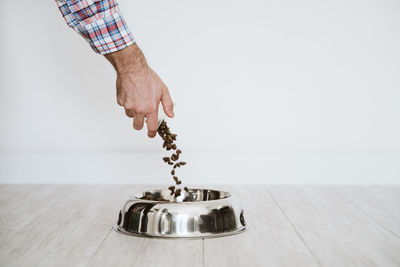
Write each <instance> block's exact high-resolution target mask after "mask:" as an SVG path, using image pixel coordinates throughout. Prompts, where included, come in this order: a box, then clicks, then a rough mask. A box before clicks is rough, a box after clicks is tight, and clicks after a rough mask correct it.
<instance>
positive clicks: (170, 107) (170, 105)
mask: <svg viewBox="0 0 400 267" xmlns="http://www.w3.org/2000/svg"><path fill="white" fill-rule="evenodd" d="M161 103H162V105H163V109H164V113H165V114H167V116H168V117H170V118H173V117H174V116H175V114H174V102H173V101H172V98H171V96H170V95H169V92H168V88H167V87H165V90H164V92H163V95H162V98H161Z"/></svg>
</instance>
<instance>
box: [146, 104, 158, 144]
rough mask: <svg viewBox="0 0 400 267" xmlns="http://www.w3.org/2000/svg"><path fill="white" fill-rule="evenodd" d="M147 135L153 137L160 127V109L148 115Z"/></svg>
mask: <svg viewBox="0 0 400 267" xmlns="http://www.w3.org/2000/svg"><path fill="white" fill-rule="evenodd" d="M146 123H147V135H148V136H149V137H150V138H153V137H154V136H156V134H157V128H158V111H155V112H153V113H149V114H147V115H146Z"/></svg>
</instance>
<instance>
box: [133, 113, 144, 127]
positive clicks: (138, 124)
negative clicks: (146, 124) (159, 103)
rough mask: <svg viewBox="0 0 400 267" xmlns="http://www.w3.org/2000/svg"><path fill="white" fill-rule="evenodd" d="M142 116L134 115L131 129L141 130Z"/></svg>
mask: <svg viewBox="0 0 400 267" xmlns="http://www.w3.org/2000/svg"><path fill="white" fill-rule="evenodd" d="M143 121H144V116H143V115H138V114H136V115H135V117H134V119H133V128H135V129H136V130H141V129H142V128H143Z"/></svg>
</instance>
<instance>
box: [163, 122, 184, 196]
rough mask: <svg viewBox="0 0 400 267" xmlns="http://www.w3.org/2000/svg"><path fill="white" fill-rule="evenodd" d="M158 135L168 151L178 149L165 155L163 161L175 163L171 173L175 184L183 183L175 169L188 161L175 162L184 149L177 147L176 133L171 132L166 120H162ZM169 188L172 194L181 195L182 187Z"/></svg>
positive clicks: (170, 163) (169, 163)
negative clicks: (176, 174)
mask: <svg viewBox="0 0 400 267" xmlns="http://www.w3.org/2000/svg"><path fill="white" fill-rule="evenodd" d="M157 132H158V135H159V136H160V137H161V138H162V139H163V141H164V142H163V145H162V147H163V148H165V149H166V150H167V151H169V150H171V149H172V150H176V152H175V153H173V154H172V155H171V157H163V161H164V162H165V163H167V164H168V165H174V166H173V169H172V170H171V175H172V178H173V179H174V181H175V184H177V185H180V184H182V181H181V180H179V178H178V177H177V176H175V169H176V168H179V167H181V165H185V164H186V162H184V161H181V162H175V161H177V160H179V157H180V154H181V153H182V150H180V149H177V146H176V144H175V143H174V141H176V137H177V135H176V134H173V133H171V131H170V129H169V127H168V125H167V123H166V121H162V122H161V124H160V126H159V127H158V129H157ZM168 189H169V190H170V191H171V195H175V197H178V196H180V195H181V192H182V189H180V188H176V187H175V186H173V185H172V186H170V187H168ZM184 190H185V191H186V192H188V190H189V189H188V188H187V187H185V188H184Z"/></svg>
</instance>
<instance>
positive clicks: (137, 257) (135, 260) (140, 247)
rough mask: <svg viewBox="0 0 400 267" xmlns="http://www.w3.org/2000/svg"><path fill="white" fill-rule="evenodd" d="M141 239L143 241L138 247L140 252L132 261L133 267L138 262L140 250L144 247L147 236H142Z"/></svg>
mask: <svg viewBox="0 0 400 267" xmlns="http://www.w3.org/2000/svg"><path fill="white" fill-rule="evenodd" d="M134 238H136V237H134ZM137 238H140V237H137ZM141 239H142V242H140V245H139V247H138V249H137V251H138V253H136V255H135V258H134V259H133V261H132V266H133V267H135V265H136V262H137V261H138V259H139V254H140V250H141V249H142V247H143V244H144V242H145V240H146V238H141Z"/></svg>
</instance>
